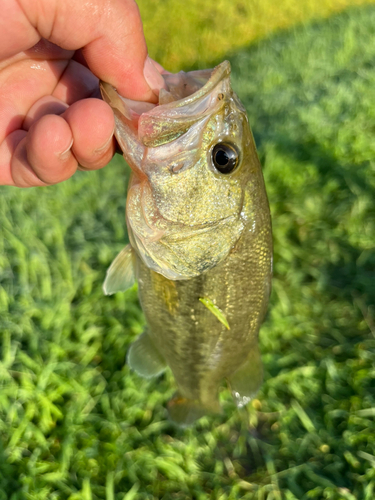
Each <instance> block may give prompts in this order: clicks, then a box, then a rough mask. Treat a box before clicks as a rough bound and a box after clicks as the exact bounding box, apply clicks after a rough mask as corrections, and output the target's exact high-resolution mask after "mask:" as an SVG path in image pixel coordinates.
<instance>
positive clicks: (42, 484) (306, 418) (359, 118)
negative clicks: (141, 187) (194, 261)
mask: <svg viewBox="0 0 375 500" xmlns="http://www.w3.org/2000/svg"><path fill="white" fill-rule="evenodd" d="M374 40H375V7H362V8H358V9H351V10H348V11H347V12H344V13H342V14H339V15H335V16H334V17H332V18H330V19H328V20H323V21H317V22H314V23H312V24H309V25H306V26H301V27H298V28H293V29H290V30H289V31H284V32H279V33H278V34H275V35H269V37H268V38H267V39H265V40H262V41H259V42H257V43H256V44H253V45H251V46H249V47H244V48H242V49H239V50H237V51H236V52H232V53H231V54H229V56H230V60H231V62H232V66H233V83H234V87H235V89H236V91H237V92H238V94H239V95H240V97H241V99H242V100H243V102H244V104H245V105H246V107H247V109H248V113H249V118H250V122H251V124H252V127H253V131H254V135H255V138H256V142H257V144H258V148H259V153H260V156H261V160H262V163H263V165H264V174H265V180H266V184H267V189H268V194H269V198H270V203H271V210H272V216H273V228H274V242H275V278H274V287H273V294H272V300H271V306H270V310H269V314H268V317H267V320H266V322H265V324H264V326H263V328H262V330H261V349H262V353H263V360H264V364H265V382H264V384H263V387H262V389H261V391H260V393H259V396H258V399H257V400H255V401H254V402H253V403H252V404H249V405H248V406H247V408H244V409H242V410H240V411H238V410H236V409H235V407H234V404H233V402H232V399H231V397H230V395H229V392H228V391H227V390H223V392H222V394H221V399H222V404H223V407H224V410H225V414H224V415H223V416H219V417H215V418H203V419H202V420H200V421H199V422H198V423H197V424H196V425H195V426H194V427H192V428H191V429H188V430H185V431H184V430H181V429H176V428H175V427H174V426H173V425H172V424H171V423H170V422H169V421H168V420H167V419H166V411H165V403H166V401H167V400H168V399H169V397H170V396H171V395H172V394H173V392H174V386H173V381H172V377H171V375H170V374H166V375H164V376H162V377H160V378H158V379H157V380H153V381H146V380H143V379H140V378H139V377H137V376H136V375H135V374H134V373H131V372H130V370H129V369H128V367H127V366H126V364H125V354H126V350H127V348H128V346H129V344H130V343H131V341H132V340H133V339H134V338H135V337H136V336H137V335H138V334H139V333H141V332H142V329H143V324H144V320H143V316H142V313H141V311H140V309H139V304H138V300H137V294H136V289H135V288H133V289H131V290H129V291H128V292H126V293H123V294H116V295H114V296H112V297H105V296H104V295H103V294H102V290H101V285H102V281H103V279H104V276H105V271H106V268H107V267H108V266H109V264H110V262H111V260H112V259H113V258H114V256H115V255H116V254H117V252H118V251H119V250H120V249H121V248H122V247H123V246H124V244H125V241H126V234H125V223H124V214H123V211H124V204H125V196H126V182H127V176H128V170H127V167H125V165H124V163H123V162H122V160H121V159H120V158H119V157H117V158H116V159H115V160H114V161H113V162H112V164H111V166H109V167H108V168H106V169H104V170H102V171H100V172H93V173H82V172H81V173H79V174H77V175H76V176H75V177H74V179H72V180H70V181H68V182H65V183H63V184H61V185H58V186H54V187H50V188H37V189H30V190H18V189H15V188H2V189H1V190H0V194H1V197H0V220H1V224H2V227H1V232H0V269H1V271H0V312H1V317H0V331H1V334H0V500H42V499H46V500H47V499H48V500H55V499H69V500H97V499H106V500H131V499H137V500H138V499H140V500H146V499H147V500H151V499H152V500H154V499H155V500H158V499H165V500H167V499H171V500H173V499H177V500H185V499H186V500H188V499H196V500H204V499H207V498H208V499H211V500H232V499H240V498H244V499H251V500H252V499H254V500H284V499H285V500H295V499H297V500H308V499H319V500H320V499H330V500H373V498H374V497H375V423H374V419H375V381H374V378H375V368H374V366H375V365H374V361H375V354H374V353H375V349H374V348H375V317H374V316H375V308H374V297H375V272H374V268H375V254H374V247H375V209H374V199H375V162H374V157H375V154H374V153H375V43H374ZM158 50H162V49H161V48H159V49H158ZM204 57H205V58H206V59H205V61H206V62H207V63H212V64H215V63H216V62H217V59H216V57H217V56H216V55H214V56H213V57H212V61H209V60H208V55H207V54H205V56H204Z"/></svg>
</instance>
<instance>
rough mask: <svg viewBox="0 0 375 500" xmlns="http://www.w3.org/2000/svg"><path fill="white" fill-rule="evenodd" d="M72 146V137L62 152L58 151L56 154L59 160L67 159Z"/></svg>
mask: <svg viewBox="0 0 375 500" xmlns="http://www.w3.org/2000/svg"><path fill="white" fill-rule="evenodd" d="M72 146H73V139H72V140H71V141H70V144H69V146H68V147H67V148H66V149H65V150H64V151H63V152H62V153H58V155H57V156H58V157H59V158H60V160H67V159H68V158H69V156H70V154H71V149H72Z"/></svg>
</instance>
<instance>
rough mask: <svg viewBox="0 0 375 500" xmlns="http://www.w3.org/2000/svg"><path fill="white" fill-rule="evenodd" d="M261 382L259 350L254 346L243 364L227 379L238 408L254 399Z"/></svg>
mask: <svg viewBox="0 0 375 500" xmlns="http://www.w3.org/2000/svg"><path fill="white" fill-rule="evenodd" d="M262 380H263V365H262V360H261V358H260V353H259V348H258V346H255V347H254V348H253V349H252V350H251V351H250V353H249V355H248V357H247V359H246V361H245V363H243V364H242V365H241V366H240V367H239V368H238V370H237V371H235V372H234V374H233V375H232V376H231V377H230V378H229V379H228V382H229V384H230V387H231V389H232V394H233V397H234V399H235V401H236V404H237V406H238V407H239V408H242V406H245V405H246V404H247V403H248V402H249V401H250V400H251V399H253V398H254V396H255V394H256V393H257V391H258V389H259V387H260V385H261V383H262Z"/></svg>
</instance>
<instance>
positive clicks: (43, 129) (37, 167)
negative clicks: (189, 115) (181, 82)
mask: <svg viewBox="0 0 375 500" xmlns="http://www.w3.org/2000/svg"><path fill="white" fill-rule="evenodd" d="M1 10H2V15H1V17H0V184H5V185H11V186H19V187H31V186H45V185H48V184H55V183H57V182H61V181H63V180H65V179H68V178H69V177H71V176H72V175H73V174H74V172H75V171H76V170H77V168H78V166H79V167H80V168H83V169H89V170H92V169H98V168H101V167H103V166H104V165H106V164H107V163H108V162H109V161H110V159H111V158H112V156H113V154H114V151H115V142H114V139H113V130H114V118H113V113H112V111H111V109H110V107H109V106H108V105H107V104H106V103H105V102H104V101H102V100H99V99H95V98H94V97H99V89H98V78H100V79H102V80H104V81H107V82H109V83H111V84H112V85H113V86H114V87H116V89H117V90H118V91H119V93H120V94H121V95H123V96H124V97H128V98H130V99H137V100H143V101H150V102H156V101H157V98H156V95H157V93H158V91H159V89H160V88H161V87H162V86H163V79H162V77H161V76H160V73H159V72H158V70H157V69H156V66H155V65H154V64H153V63H152V61H151V59H149V57H148V56H147V47H146V43H145V40H144V35H143V29H142V22H141V19H140V15H139V11H138V7H137V5H136V3H135V2H134V0H82V1H81V0H39V1H38V0H3V1H2V6H1ZM89 68H90V69H89ZM90 70H91V71H90ZM94 75H96V76H94Z"/></svg>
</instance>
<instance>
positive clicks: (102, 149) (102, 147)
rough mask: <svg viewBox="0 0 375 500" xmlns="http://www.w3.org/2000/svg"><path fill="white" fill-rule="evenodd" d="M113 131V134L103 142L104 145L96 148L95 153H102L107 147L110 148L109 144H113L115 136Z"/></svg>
mask: <svg viewBox="0 0 375 500" xmlns="http://www.w3.org/2000/svg"><path fill="white" fill-rule="evenodd" d="M113 132H114V131H112V134H111V135H110V136H109V137H108V139H107V140H106V142H105V143H104V144H103V146H100V148H97V149H95V151H94V153H102V152H103V151H105V150H106V149H108V146H109V145H110V144H111V142H112V138H113Z"/></svg>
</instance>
